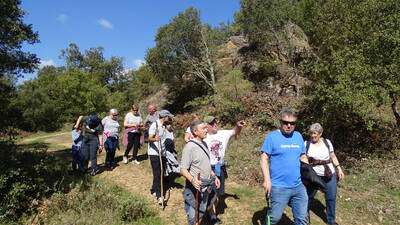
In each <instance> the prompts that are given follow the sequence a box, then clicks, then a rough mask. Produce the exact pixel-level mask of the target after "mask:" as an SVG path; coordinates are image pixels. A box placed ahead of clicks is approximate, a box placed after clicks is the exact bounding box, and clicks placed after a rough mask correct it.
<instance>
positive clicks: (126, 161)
mask: <svg viewBox="0 0 400 225" xmlns="http://www.w3.org/2000/svg"><path fill="white" fill-rule="evenodd" d="M123 161H124V163H125V164H127V163H128V157H126V156H124V157H123Z"/></svg>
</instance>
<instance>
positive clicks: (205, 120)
mask: <svg viewBox="0 0 400 225" xmlns="http://www.w3.org/2000/svg"><path fill="white" fill-rule="evenodd" d="M216 120H217V118H215V117H214V116H206V117H204V120H203V121H204V122H205V123H208V124H210V123H213V122H214V121H216Z"/></svg>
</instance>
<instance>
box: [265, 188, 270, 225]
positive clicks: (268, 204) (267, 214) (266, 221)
mask: <svg viewBox="0 0 400 225" xmlns="http://www.w3.org/2000/svg"><path fill="white" fill-rule="evenodd" d="M265 198H266V199H267V212H266V214H265V224H266V225H271V215H270V214H269V212H270V210H271V199H270V197H269V196H268V194H267V195H266V196H265Z"/></svg>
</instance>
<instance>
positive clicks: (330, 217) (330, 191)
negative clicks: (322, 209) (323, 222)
mask: <svg viewBox="0 0 400 225" xmlns="http://www.w3.org/2000/svg"><path fill="white" fill-rule="evenodd" d="M321 178H322V180H323V181H324V182H325V184H326V192H325V205H326V219H327V222H328V224H333V223H334V222H335V217H336V191H337V178H336V174H333V176H332V178H330V179H329V178H326V177H321ZM317 191H318V190H316V189H311V188H307V194H308V210H310V206H311V202H312V201H313V199H314V196H315V194H316V193H317Z"/></svg>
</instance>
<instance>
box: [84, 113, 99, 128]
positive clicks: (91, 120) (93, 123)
mask: <svg viewBox="0 0 400 225" xmlns="http://www.w3.org/2000/svg"><path fill="white" fill-rule="evenodd" d="M100 123H101V120H100V118H99V117H98V116H97V114H90V115H89V116H88V118H87V119H86V125H87V126H88V127H89V128H90V129H95V128H96V127H98V126H99V125H100Z"/></svg>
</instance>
